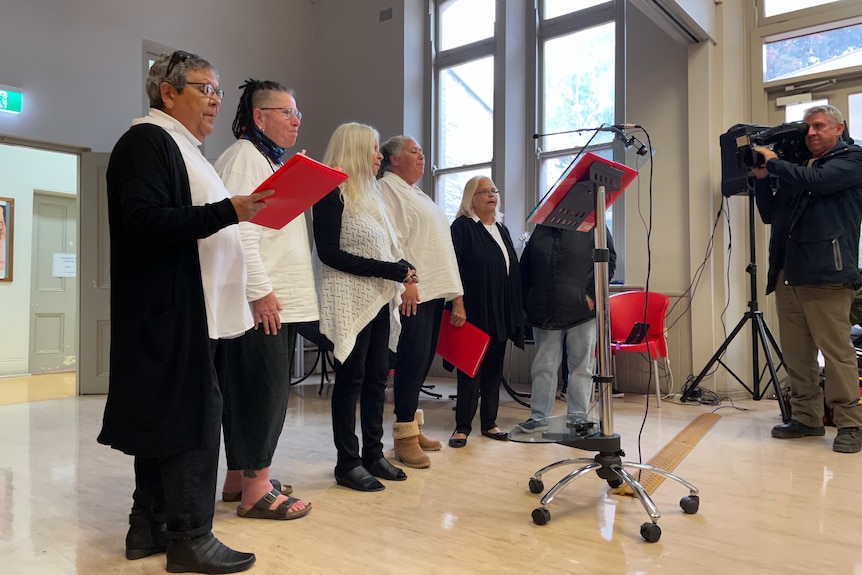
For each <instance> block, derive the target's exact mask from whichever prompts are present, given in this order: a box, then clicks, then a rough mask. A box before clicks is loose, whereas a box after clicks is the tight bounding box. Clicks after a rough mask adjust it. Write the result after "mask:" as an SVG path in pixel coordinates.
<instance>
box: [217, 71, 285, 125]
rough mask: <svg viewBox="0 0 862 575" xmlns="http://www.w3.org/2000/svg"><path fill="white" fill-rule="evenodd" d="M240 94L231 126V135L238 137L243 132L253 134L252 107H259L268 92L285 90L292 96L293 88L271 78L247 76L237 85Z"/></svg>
mask: <svg viewBox="0 0 862 575" xmlns="http://www.w3.org/2000/svg"><path fill="white" fill-rule="evenodd" d="M239 89H240V90H242V95H240V97H239V105H238V106H237V107H236V116H235V117H234V119H233V124H232V126H231V128H232V129H233V135H234V137H236V138H240V137H242V136H243V135H245V134H248V135H251V134H254V130H255V128H256V126H255V125H254V109H255V108H260V107H261V105H262V104H263V100H264V99H265V98H266V96H267V94H268V93H269V92H286V93H288V94H290V95H291V96H293V95H294V94H293V90H290V89H288V88H285V87H284V86H283V85H282V84H279V83H278V82H273V81H272V80H255V79H253V78H249V79H248V80H246V81H245V84H243V85H242V86H240V87H239Z"/></svg>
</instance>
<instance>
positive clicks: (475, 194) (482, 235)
mask: <svg viewBox="0 0 862 575" xmlns="http://www.w3.org/2000/svg"><path fill="white" fill-rule="evenodd" d="M499 199H500V192H499V190H498V189H497V187H496V186H495V185H494V182H493V181H491V179H490V178H488V177H485V176H475V177H473V178H471V179H470V180H468V181H467V184H466V185H465V186H464V196H463V198H462V199H461V208H460V209H459V210H458V217H457V218H456V219H455V221H454V222H452V228H451V229H452V243H453V245H454V246H455V256H456V257H457V258H458V267H459V269H460V272H461V283H462V284H463V286H464V308H465V310H466V312H467V321H468V322H470V323H472V324H474V325H475V326H477V327H479V329H481V330H482V331H484V332H486V333H487V334H488V335H489V336H490V337H491V341H490V344H489V345H488V351H487V352H486V353H485V358H484V359H483V360H482V365H481V366H479V371H478V372H477V373H476V376H475V377H469V376H468V375H467V374H465V373H463V372H461V371H460V370H459V371H458V400H457V402H456V406H455V432H454V433H453V434H452V437H451V438H450V439H449V446H450V447H464V446H465V445H466V444H467V436H468V435H470V432H471V431H472V421H473V417H474V416H475V415H476V409H477V407H478V406H479V397H480V396H481V398H482V407H481V410H480V412H479V418H480V424H481V430H482V435H484V436H486V437H490V438H491V439H499V440H505V439H507V438H508V434H507V433H505V432H503V431H500V428H499V427H497V408H498V405H499V402H500V382H501V381H502V379H503V359H504V357H505V355H506V340H509V339H511V340H512V341H513V342H514V343H515V345H516V346H518V347H520V348H523V347H524V312H523V307H522V299H521V274H520V271H519V268H518V256H517V254H516V253H515V247H514V245H513V244H512V238H511V236H510V235H509V230H508V229H507V228H506V226H504V225H503V224H502V223H501V222H500V221H499V219H500V217H499V216H500V213H499V211H498V202H499Z"/></svg>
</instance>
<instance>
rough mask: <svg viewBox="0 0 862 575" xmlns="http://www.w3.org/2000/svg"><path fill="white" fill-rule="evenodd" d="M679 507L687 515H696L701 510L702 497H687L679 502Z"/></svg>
mask: <svg viewBox="0 0 862 575" xmlns="http://www.w3.org/2000/svg"><path fill="white" fill-rule="evenodd" d="M679 506H680V507H681V508H682V510H683V512H685V513H686V514H687V515H694V514H695V513H697V510H698V509H700V496H698V495H686V496H685V497H683V498H682V499H680V500H679Z"/></svg>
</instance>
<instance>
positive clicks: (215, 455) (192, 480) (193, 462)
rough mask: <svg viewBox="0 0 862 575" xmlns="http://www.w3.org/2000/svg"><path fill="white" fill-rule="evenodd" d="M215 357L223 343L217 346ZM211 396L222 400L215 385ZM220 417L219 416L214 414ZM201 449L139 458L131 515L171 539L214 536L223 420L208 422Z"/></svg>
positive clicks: (217, 402)
mask: <svg viewBox="0 0 862 575" xmlns="http://www.w3.org/2000/svg"><path fill="white" fill-rule="evenodd" d="M210 343H211V350H212V354H213V357H216V356H217V355H218V352H219V348H220V346H221V345H222V344H223V343H224V341H223V340H222V341H212V340H211V342H210ZM212 393H214V394H216V395H219V397H218V401H216V402H215V403H216V406H218V404H220V403H221V396H220V394H219V389H218V386H217V385H216V384H215V382H213V387H212ZM214 415H216V414H214ZM204 422H205V426H206V427H205V429H201V438H202V447H201V448H200V449H196V450H193V451H187V452H184V453H179V454H176V455H171V456H169V457H135V492H134V494H133V495H132V500H133V505H132V515H141V516H144V517H146V518H147V519H148V520H149V521H150V522H161V521H162V518H164V521H165V522H166V523H167V531H166V533H165V535H166V537H167V538H168V539H193V538H195V537H199V536H201V535H205V534H207V533H209V532H210V531H212V525H213V514H214V513H215V494H216V477H217V475H218V459H219V427H220V426H219V423H220V422H219V418H218V417H217V415H216V416H214V417H210V418H204Z"/></svg>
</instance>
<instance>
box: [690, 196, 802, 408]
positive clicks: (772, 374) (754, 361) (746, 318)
mask: <svg viewBox="0 0 862 575" xmlns="http://www.w3.org/2000/svg"><path fill="white" fill-rule="evenodd" d="M747 194H748V237H749V263H748V266H747V267H746V268H745V271H746V273H748V275H749V290H750V292H749V295H750V296H751V299H750V300H749V301H748V311H747V312H745V314H743V316H742V319H740V320H739V323H737V324H736V327H735V328H733V331H731V332H730V335H728V336H727V338H725V340H724V343H722V344H721V346H720V347H719V348H718V350H717V351H716V352H715V353H714V354H713V356H712V358H710V360H709V361H708V362H707V363H706V366H705V367H704V368H703V369H702V370H701V372H700V373H699V374H698V376H697V377H696V378H694V381H692V382H691V384H690V385H689V386H688V388H686V390H685V391H684V392H683V394H682V397H681V398H680V401H683V402H686V401H693V400H692V395H693V394H694V392H695V390H696V389H697V387H698V385H699V384H700V382H701V380H703V378H704V377H705V376H706V374H707V373H708V372H709V370H710V369H712V366H713V365H715V363H716V362H717V363H719V364H720V365H721V366H722V367H724V369H726V370H727V372H728V373H729V374H730V375H731V376H733V378H734V379H735V380H736V381H737V382H739V384H740V385H741V386H742V387H744V388H745V389H746V390H747V391H748V392H749V393H750V394H751V397H752V399H754V400H760V399H762V398H763V396H764V394H765V393H766V390H767V389H768V388H769V386H770V385H772V388H773V390H774V391H775V397H776V399H777V400H778V407H779V409H780V410H781V419H782V421H785V422H786V421H788V420H790V410H789V408H788V406H787V401H786V399H785V397H784V394H782V393H781V387H780V386H779V381H778V368H780V367H781V366H782V365H784V356H782V355H781V349H780V348H779V347H778V343H777V342H776V341H775V337H773V335H772V332H771V331H769V326H768V325H766V320H765V319H764V317H763V312H762V311H760V309H759V308H758V304H757V242H756V241H755V238H756V236H755V235H754V211H755V205H754V190H753V189H752V187H751V186H750V185H749V188H748V191H747ZM748 322H751V374H752V377H751V380H752V386H751V387H748V386H747V385H746V384H745V382H744V381H742V380H741V379H740V378H739V377H738V376H737V375H736V374H735V373H734V372H733V370H732V369H730V368H729V367H728V366H727V364H725V363H724V362H723V361H721V356H722V355H724V352H725V350H727V348H728V346H730V344H731V342H733V338H735V337H736V335H737V334H738V333H739V332H741V331H742V328H743V327H745V325H746V324H747V323H748ZM761 348H762V349H763V356H764V359H765V362H766V366H765V368H766V371H768V372H769V380H768V382H767V383H766V385H765V386H763V388H761V386H760V382H761V379H762V376H763V375H764V374H765V372H764V374H761V372H760V353H759V352H760V349H761ZM773 351H774V352H775V354H776V355H777V356H778V360H779V363H778V366H777V367H776V365H775V361H774V360H773V359H772V352H773Z"/></svg>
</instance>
